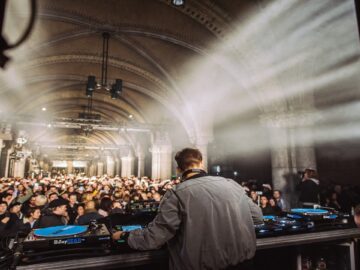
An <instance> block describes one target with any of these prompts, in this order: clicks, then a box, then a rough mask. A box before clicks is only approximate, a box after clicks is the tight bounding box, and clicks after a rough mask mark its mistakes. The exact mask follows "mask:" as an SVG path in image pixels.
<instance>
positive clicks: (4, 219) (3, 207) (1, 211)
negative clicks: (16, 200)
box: [0, 201, 10, 237]
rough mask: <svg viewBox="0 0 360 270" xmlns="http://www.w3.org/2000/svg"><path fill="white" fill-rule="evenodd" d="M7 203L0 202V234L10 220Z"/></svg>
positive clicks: (1, 234) (2, 234)
mask: <svg viewBox="0 0 360 270" xmlns="http://www.w3.org/2000/svg"><path fill="white" fill-rule="evenodd" d="M7 207H8V204H7V202H5V201H1V202H0V236H1V237H3V236H4V235H5V233H4V232H5V229H6V225H7V223H8V222H9V220H10V213H9V212H8V211H7Z"/></svg>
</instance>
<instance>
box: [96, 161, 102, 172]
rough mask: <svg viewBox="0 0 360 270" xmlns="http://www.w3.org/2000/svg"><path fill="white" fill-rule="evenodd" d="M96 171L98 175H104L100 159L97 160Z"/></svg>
mask: <svg viewBox="0 0 360 270" xmlns="http://www.w3.org/2000/svg"><path fill="white" fill-rule="evenodd" d="M96 173H97V175H98V176H102V175H104V163H103V162H102V161H98V163H97V172H96Z"/></svg>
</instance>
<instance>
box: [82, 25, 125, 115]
mask: <svg viewBox="0 0 360 270" xmlns="http://www.w3.org/2000/svg"><path fill="white" fill-rule="evenodd" d="M102 37H103V50H102V64H101V80H100V82H96V77H95V76H94V75H90V76H88V80H87V83H86V89H85V94H86V96H87V97H88V98H89V99H92V96H93V92H94V91H95V90H105V91H109V92H110V96H111V98H112V99H119V98H120V94H121V92H122V80H121V79H116V80H115V83H114V84H109V83H108V78H107V72H108V60H109V39H110V34H109V33H108V32H104V33H103V34H102ZM89 103H90V102H89ZM91 106H92V101H91ZM90 111H91V109H90Z"/></svg>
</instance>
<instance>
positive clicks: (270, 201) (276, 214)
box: [269, 197, 282, 216]
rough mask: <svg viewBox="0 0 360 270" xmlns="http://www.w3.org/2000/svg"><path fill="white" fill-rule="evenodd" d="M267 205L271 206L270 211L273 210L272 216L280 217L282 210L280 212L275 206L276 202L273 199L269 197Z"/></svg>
mask: <svg viewBox="0 0 360 270" xmlns="http://www.w3.org/2000/svg"><path fill="white" fill-rule="evenodd" d="M269 204H270V206H271V208H272V210H273V212H274V215H275V216H280V215H281V213H282V210H281V208H280V207H279V206H278V205H277V204H276V201H275V199H274V198H273V197H271V198H270V199H269Z"/></svg>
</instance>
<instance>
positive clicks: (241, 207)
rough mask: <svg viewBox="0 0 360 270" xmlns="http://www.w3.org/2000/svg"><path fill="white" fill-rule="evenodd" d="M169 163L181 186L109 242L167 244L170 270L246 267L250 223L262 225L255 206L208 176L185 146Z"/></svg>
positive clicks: (231, 185) (240, 191)
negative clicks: (144, 222)
mask: <svg viewBox="0 0 360 270" xmlns="http://www.w3.org/2000/svg"><path fill="white" fill-rule="evenodd" d="M175 160H176V162H177V165H178V172H179V173H181V174H182V179H183V182H182V183H180V184H178V185H177V186H173V187H172V188H169V189H167V191H166V193H165V195H164V198H163V199H162V201H161V204H160V210H159V212H158V214H157V216H156V217H155V219H154V220H153V222H152V223H151V224H150V225H149V226H148V227H147V228H145V229H142V230H134V231H132V232H130V233H128V232H116V233H114V235H113V237H114V239H119V238H120V237H121V236H122V237H125V238H127V243H128V244H129V246H130V247H132V248H134V249H139V250H148V249H157V248H160V247H161V246H163V245H164V244H165V243H168V249H169V254H170V269H188V270H191V269H196V270H200V269H233V268H235V267H238V268H239V269H245V268H246V267H251V266H250V265H251V259H252V258H253V256H254V255H255V250H256V237H255V230H254V223H262V222H263V218H262V214H261V210H260V208H259V207H258V206H257V205H256V204H254V203H253V202H252V200H251V199H250V198H249V197H248V196H247V194H246V192H245V190H244V188H242V187H241V186H240V185H239V184H237V183H236V182H235V181H233V180H230V179H226V178H223V177H219V176H209V175H208V174H207V173H206V172H205V171H204V170H203V163H202V155H201V153H200V151H199V150H198V149H192V148H185V149H183V150H181V151H180V152H178V153H177V154H176V157H175ZM224 209H226V211H224ZM239 220H241V222H239ZM240 267H242V268H240ZM236 269H237V268H236Z"/></svg>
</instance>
